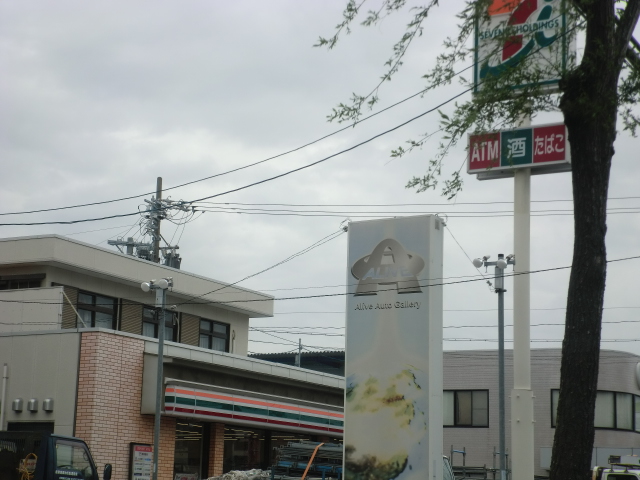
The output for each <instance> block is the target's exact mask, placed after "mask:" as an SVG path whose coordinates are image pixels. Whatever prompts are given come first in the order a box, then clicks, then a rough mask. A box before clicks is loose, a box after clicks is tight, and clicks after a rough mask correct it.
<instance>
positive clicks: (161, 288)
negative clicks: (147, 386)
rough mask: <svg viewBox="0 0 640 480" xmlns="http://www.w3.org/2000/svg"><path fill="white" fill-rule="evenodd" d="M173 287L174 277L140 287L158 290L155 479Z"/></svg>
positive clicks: (154, 433)
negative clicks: (166, 315)
mask: <svg viewBox="0 0 640 480" xmlns="http://www.w3.org/2000/svg"><path fill="white" fill-rule="evenodd" d="M170 287H173V278H171V277H167V278H161V279H160V280H151V281H149V282H143V283H142V284H141V285H140V288H141V289H142V291H143V292H145V293H146V292H148V291H149V290H155V291H156V315H157V318H158V376H157V379H156V414H155V415H156V417H155V423H154V427H153V476H152V478H153V480H158V450H159V447H160V409H161V408H160V407H161V406H162V393H163V392H162V387H163V385H162V379H163V372H162V362H163V355H164V329H165V319H164V308H165V304H166V303H167V289H168V288H170Z"/></svg>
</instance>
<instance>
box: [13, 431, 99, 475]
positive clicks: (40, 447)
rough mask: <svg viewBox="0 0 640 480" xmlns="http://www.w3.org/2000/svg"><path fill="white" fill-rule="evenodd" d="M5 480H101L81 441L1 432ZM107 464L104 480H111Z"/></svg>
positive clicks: (53, 436) (61, 437)
mask: <svg viewBox="0 0 640 480" xmlns="http://www.w3.org/2000/svg"><path fill="white" fill-rule="evenodd" d="M0 478H2V480H23V479H29V480H100V477H99V476H98V471H97V469H96V465H95V462H94V461H93V457H92V456H91V451H90V450H89V447H88V446H87V444H86V443H85V442H84V441H83V440H80V439H79V438H74V437H66V436H62V435H53V434H47V433H45V434H43V433H35V432H0ZM110 478H111V465H109V464H107V465H105V468H104V472H103V475H102V480H110Z"/></svg>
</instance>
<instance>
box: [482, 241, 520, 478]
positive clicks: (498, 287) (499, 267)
mask: <svg viewBox="0 0 640 480" xmlns="http://www.w3.org/2000/svg"><path fill="white" fill-rule="evenodd" d="M488 259H489V255H486V256H484V257H482V258H481V259H480V258H476V259H475V260H474V261H473V265H474V266H475V267H476V268H480V267H482V266H483V265H484V266H485V267H490V266H495V267H496V268H495V279H494V291H495V292H496V293H497V294H498V418H499V440H498V441H499V446H498V448H499V449H500V452H499V454H500V480H507V452H506V443H507V440H506V432H505V431H506V427H505V423H506V421H505V405H504V404H505V401H504V390H505V389H504V292H506V290H505V288H504V269H505V268H507V265H515V263H516V262H515V260H514V255H508V256H507V258H506V259H505V258H504V255H503V254H502V253H499V254H498V261H496V262H488V261H487V260H488Z"/></svg>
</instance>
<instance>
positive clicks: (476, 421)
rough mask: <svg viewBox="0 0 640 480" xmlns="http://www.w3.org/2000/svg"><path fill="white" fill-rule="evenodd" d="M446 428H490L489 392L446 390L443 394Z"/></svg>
mask: <svg viewBox="0 0 640 480" xmlns="http://www.w3.org/2000/svg"><path fill="white" fill-rule="evenodd" d="M443 413H444V422H443V424H444V426H445V427H488V426H489V391H488V390H445V391H444V392H443Z"/></svg>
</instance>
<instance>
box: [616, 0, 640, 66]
mask: <svg viewBox="0 0 640 480" xmlns="http://www.w3.org/2000/svg"><path fill="white" fill-rule="evenodd" d="M639 16H640V0H629V1H628V2H627V8H625V9H624V11H623V12H622V16H621V17H620V20H619V21H618V22H617V24H618V28H617V29H616V39H615V43H616V51H617V52H618V53H617V55H618V57H617V58H619V59H620V65H621V64H622V62H623V61H624V59H625V58H628V52H629V51H630V47H629V42H630V41H631V38H632V35H633V30H634V29H635V28H636V25H637V23H638V17H639ZM634 40H635V39H634ZM635 43H637V42H634V44H635ZM631 53H634V51H633V50H631ZM635 61H636V62H638V58H637V57H635ZM635 65H636V66H637V63H635Z"/></svg>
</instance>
